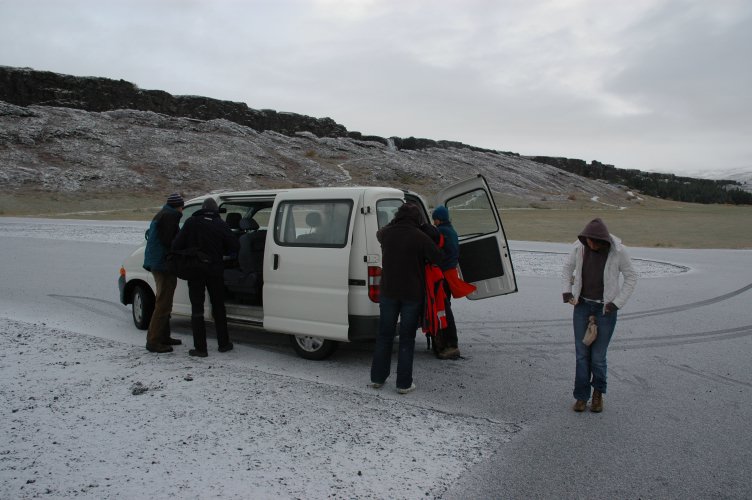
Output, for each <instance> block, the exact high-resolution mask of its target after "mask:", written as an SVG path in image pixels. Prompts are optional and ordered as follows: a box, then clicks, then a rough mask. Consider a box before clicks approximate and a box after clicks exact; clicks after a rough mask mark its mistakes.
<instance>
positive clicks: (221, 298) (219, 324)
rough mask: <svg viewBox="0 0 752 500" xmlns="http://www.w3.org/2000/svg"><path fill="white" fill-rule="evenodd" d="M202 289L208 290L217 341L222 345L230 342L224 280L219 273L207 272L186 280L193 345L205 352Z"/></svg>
mask: <svg viewBox="0 0 752 500" xmlns="http://www.w3.org/2000/svg"><path fill="white" fill-rule="evenodd" d="M204 290H207V291H208V292H209V302H211V307H212V316H214V329H215V330H216V331H217V343H218V344H219V347H224V346H226V345H228V344H229V343H230V336H229V334H228V333H227V312H226V310H225V282H224V278H223V277H222V275H221V274H219V275H217V274H207V275H206V276H203V277H202V278H199V279H195V280H188V297H189V298H190V299H191V329H192V330H193V347H194V349H196V350H197V351H203V352H206V323H205V321H204V296H205V294H204Z"/></svg>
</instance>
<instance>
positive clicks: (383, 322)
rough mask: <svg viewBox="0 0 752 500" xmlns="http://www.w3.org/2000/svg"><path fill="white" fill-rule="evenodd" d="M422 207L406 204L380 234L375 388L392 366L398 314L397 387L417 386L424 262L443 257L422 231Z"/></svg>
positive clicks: (405, 390) (373, 370)
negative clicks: (415, 368) (415, 362)
mask: <svg viewBox="0 0 752 500" xmlns="http://www.w3.org/2000/svg"><path fill="white" fill-rule="evenodd" d="M421 222H422V217H421V213H420V208H418V207H417V206H416V205H413V204H411V203H405V204H403V205H402V206H401V207H400V208H399V209H398V210H397V213H396V214H395V215H394V219H393V220H392V222H390V223H389V224H387V225H386V226H384V227H383V228H381V229H380V230H379V232H378V233H377V234H376V237H377V238H378V240H379V242H380V243H381V253H382V270H381V286H380V298H379V333H378V337H377V338H376V347H375V349H374V352H373V361H372V363H371V387H373V388H375V389H378V388H380V387H381V386H382V385H384V382H385V381H386V379H387V377H389V371H390V369H391V361H392V345H393V343H394V334H395V330H396V328H397V320H398V318H399V323H400V326H399V354H398V356H397V392H399V393H400V394H407V393H408V392H411V391H414V390H415V384H414V383H413V355H414V352H415V331H416V330H417V329H418V322H419V318H420V316H421V313H422V311H423V299H424V295H425V286H426V285H425V265H426V261H430V262H432V263H434V264H438V263H439V262H441V258H442V254H441V250H439V247H437V246H436V244H435V243H434V242H433V241H432V240H431V238H430V237H429V236H427V235H426V233H425V232H423V231H422V230H421Z"/></svg>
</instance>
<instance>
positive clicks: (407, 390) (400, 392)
mask: <svg viewBox="0 0 752 500" xmlns="http://www.w3.org/2000/svg"><path fill="white" fill-rule="evenodd" d="M415 389H417V387H415V384H411V385H410V387H406V388H404V389H400V388H399V387H397V392H398V393H399V394H407V393H408V392H413V391H414V390H415Z"/></svg>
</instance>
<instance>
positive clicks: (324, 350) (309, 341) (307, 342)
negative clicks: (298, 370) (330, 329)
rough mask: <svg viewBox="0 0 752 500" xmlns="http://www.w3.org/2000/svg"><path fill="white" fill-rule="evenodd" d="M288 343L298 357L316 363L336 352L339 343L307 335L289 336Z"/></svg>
mask: <svg viewBox="0 0 752 500" xmlns="http://www.w3.org/2000/svg"><path fill="white" fill-rule="evenodd" d="M290 342H291V343H292V347H293V349H295V352H296V353H298V356H300V357H301V358H304V359H313V360H316V361H319V360H322V359H326V358H328V357H329V356H331V355H332V353H333V352H334V351H336V350H337V346H338V345H339V343H338V342H337V341H334V340H327V339H322V338H321V337H311V336H308V335H290Z"/></svg>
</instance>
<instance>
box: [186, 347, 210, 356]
mask: <svg viewBox="0 0 752 500" xmlns="http://www.w3.org/2000/svg"><path fill="white" fill-rule="evenodd" d="M188 355H189V356H196V357H197V358H205V357H207V356H208V355H209V353H208V352H206V351H199V350H198V349H191V350H190V351H188Z"/></svg>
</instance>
